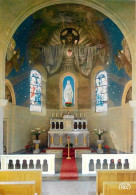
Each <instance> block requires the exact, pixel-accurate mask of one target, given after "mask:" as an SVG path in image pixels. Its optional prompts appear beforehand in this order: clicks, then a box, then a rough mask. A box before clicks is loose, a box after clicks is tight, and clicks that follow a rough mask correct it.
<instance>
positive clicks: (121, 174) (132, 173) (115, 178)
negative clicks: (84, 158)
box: [96, 170, 136, 195]
mask: <svg viewBox="0 0 136 195" xmlns="http://www.w3.org/2000/svg"><path fill="white" fill-rule="evenodd" d="M123 181H126V182H130V181H136V170H98V171H97V173H96V194H97V195H100V194H101V193H103V182H123Z"/></svg>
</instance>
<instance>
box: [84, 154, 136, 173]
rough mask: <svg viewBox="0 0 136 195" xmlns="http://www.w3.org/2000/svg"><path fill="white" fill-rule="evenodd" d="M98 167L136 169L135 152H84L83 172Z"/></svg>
mask: <svg viewBox="0 0 136 195" xmlns="http://www.w3.org/2000/svg"><path fill="white" fill-rule="evenodd" d="M97 169H136V155H135V154H82V174H94V175H95V174H96V170H97Z"/></svg>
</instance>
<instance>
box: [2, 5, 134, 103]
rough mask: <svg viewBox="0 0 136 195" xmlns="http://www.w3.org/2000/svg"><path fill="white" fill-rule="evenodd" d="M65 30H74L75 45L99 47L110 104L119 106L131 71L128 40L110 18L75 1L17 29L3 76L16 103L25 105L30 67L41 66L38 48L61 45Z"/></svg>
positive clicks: (42, 12) (49, 9) (46, 10)
mask: <svg viewBox="0 0 136 195" xmlns="http://www.w3.org/2000/svg"><path fill="white" fill-rule="evenodd" d="M66 29H73V31H72V34H73V36H75V37H78V38H77V39H78V41H77V42H78V43H77V44H78V45H80V46H87V47H93V46H97V47H98V48H99V51H100V55H99V59H98V62H97V65H101V66H103V68H104V69H105V70H106V71H107V73H108V81H109V86H110V87H109V89H108V90H109V92H108V93H109V100H110V102H111V106H118V105H120V104H121V97H122V93H123V90H124V86H125V84H126V83H127V81H128V80H130V79H131V72H132V68H131V57H130V52H129V49H128V46H127V42H126V40H125V39H124V36H123V34H122V33H121V31H120V30H119V28H118V27H117V26H116V25H115V24H114V23H113V22H112V21H111V20H110V19H109V18H107V17H106V16H104V15H103V14H102V13H100V12H98V11H97V10H94V9H92V8H90V7H86V6H83V5H76V4H61V5H53V6H50V7H46V8H44V9H41V10H39V11H37V12H36V13H34V14H32V15H31V16H29V17H28V18H27V19H26V20H25V21H24V22H23V23H22V24H21V25H20V26H19V28H18V29H17V30H16V32H15V34H14V36H13V38H12V40H11V42H10V44H9V47H8V50H7V59H6V78H7V79H9V80H10V81H11V83H12V85H13V87H14V90H15V93H16V102H17V104H18V105H23V106H27V105H28V102H29V89H30V88H29V75H30V70H31V69H32V68H33V67H34V66H35V65H36V64H41V65H43V61H42V57H41V47H43V46H44V47H52V46H56V45H62V44H63V41H62V39H65V38H64V37H66V36H65V34H66V33H65V32H66ZM76 33H77V34H76ZM93 68H94V67H93ZM26 83H28V84H26Z"/></svg>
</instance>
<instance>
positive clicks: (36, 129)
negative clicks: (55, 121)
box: [30, 128, 45, 140]
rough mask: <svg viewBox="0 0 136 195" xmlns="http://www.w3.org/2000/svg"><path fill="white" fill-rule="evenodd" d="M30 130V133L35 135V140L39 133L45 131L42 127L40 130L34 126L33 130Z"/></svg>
mask: <svg viewBox="0 0 136 195" xmlns="http://www.w3.org/2000/svg"><path fill="white" fill-rule="evenodd" d="M30 131H31V135H35V136H36V140H38V138H39V135H40V134H41V133H44V132H45V130H44V129H43V130H41V129H40V128H35V129H34V130H30Z"/></svg>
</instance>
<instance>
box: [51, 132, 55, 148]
mask: <svg viewBox="0 0 136 195" xmlns="http://www.w3.org/2000/svg"><path fill="white" fill-rule="evenodd" d="M53 145H54V134H53V135H51V146H53Z"/></svg>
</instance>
